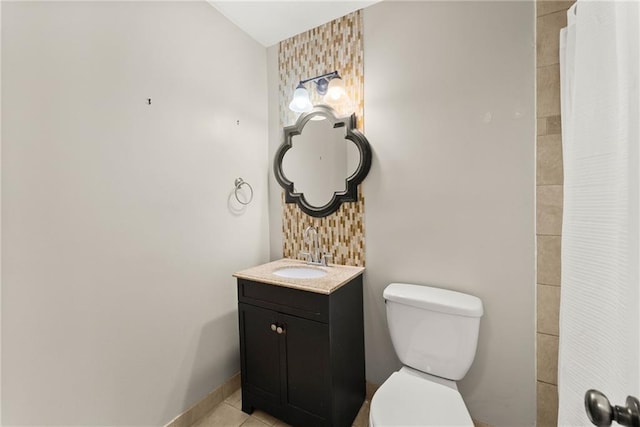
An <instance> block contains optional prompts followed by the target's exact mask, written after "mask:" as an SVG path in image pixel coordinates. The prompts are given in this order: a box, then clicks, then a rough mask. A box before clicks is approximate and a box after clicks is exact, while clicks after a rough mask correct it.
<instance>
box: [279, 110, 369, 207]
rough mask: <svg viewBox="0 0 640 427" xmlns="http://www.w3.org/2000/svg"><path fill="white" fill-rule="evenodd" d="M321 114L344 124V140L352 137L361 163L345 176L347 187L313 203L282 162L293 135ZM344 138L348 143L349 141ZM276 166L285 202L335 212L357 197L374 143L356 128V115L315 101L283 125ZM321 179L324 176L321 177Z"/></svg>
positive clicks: (332, 122)
mask: <svg viewBox="0 0 640 427" xmlns="http://www.w3.org/2000/svg"><path fill="white" fill-rule="evenodd" d="M314 117H315V118H316V120H318V118H317V117H321V118H323V119H326V120H329V121H330V123H331V124H332V126H333V128H342V127H344V128H345V137H344V139H345V140H348V141H351V142H353V143H354V144H355V146H356V147H357V148H358V152H359V162H358V167H357V168H356V170H355V172H354V173H352V174H351V176H349V177H346V178H345V190H339V191H335V192H334V193H333V196H332V197H331V200H329V202H328V203H327V204H325V205H324V206H314V205H312V204H311V203H309V202H308V201H307V199H306V198H305V196H304V193H298V192H296V191H295V189H294V184H293V181H291V180H290V179H288V178H287V177H286V176H285V174H284V171H283V170H282V163H283V159H284V156H285V154H286V153H287V151H288V150H289V149H291V148H292V146H293V137H294V136H296V135H301V134H302V132H303V131H304V126H305V125H306V124H307V123H308V122H309V121H310V120H312V119H314ZM348 141H345V143H348ZM273 169H274V173H275V178H276V181H278V184H280V186H281V187H282V188H283V189H284V191H285V202H286V203H296V204H297V205H298V206H299V207H300V209H301V210H302V211H303V212H304V213H306V214H307V215H310V216H313V217H316V218H322V217H325V216H328V215H331V214H332V213H334V212H336V211H337V210H338V208H340V205H341V204H342V203H345V202H355V201H357V200H358V185H360V183H361V182H362V181H363V180H364V179H365V177H366V176H367V174H368V173H369V169H371V146H370V145H369V141H368V140H367V138H366V137H365V136H364V134H363V133H362V132H360V131H359V130H358V129H356V115H355V114H351V115H350V116H345V117H339V116H338V113H337V112H336V111H335V110H334V109H333V108H331V107H329V106H328V105H316V106H315V107H314V108H313V109H312V110H311V111H310V112H308V113H304V114H302V115H300V117H298V120H297V121H296V123H295V124H294V125H291V126H287V127H285V128H284V141H283V142H282V144H281V145H280V147H279V148H278V150H277V151H276V154H275V158H274V161H273ZM318 179H322V177H318Z"/></svg>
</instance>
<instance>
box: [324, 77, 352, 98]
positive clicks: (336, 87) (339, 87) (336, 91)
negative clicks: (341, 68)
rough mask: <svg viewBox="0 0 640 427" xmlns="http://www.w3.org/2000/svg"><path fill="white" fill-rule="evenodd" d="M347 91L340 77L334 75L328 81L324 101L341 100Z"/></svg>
mask: <svg viewBox="0 0 640 427" xmlns="http://www.w3.org/2000/svg"><path fill="white" fill-rule="evenodd" d="M346 95H347V91H346V90H345V88H344V82H343V81H342V79H341V78H340V77H334V78H333V79H331V81H330V82H329V88H328V89H327V94H326V95H325V96H324V101H325V102H327V103H333V104H335V103H336V102H341V101H343V100H344V99H345V98H346Z"/></svg>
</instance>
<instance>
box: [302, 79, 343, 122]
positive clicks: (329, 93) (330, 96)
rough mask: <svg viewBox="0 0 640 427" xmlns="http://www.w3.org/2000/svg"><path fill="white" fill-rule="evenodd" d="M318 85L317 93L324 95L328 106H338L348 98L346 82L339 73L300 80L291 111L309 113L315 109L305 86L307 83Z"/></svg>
mask: <svg viewBox="0 0 640 427" xmlns="http://www.w3.org/2000/svg"><path fill="white" fill-rule="evenodd" d="M309 82H313V83H315V84H316V92H318V94H319V95H324V101H325V102H326V103H328V104H336V103H339V102H341V101H342V100H343V99H344V98H345V97H346V91H345V88H344V82H343V81H342V77H340V74H338V72H337V71H333V72H331V73H327V74H322V75H321V76H316V77H312V78H310V79H306V80H300V82H299V83H298V86H297V87H296V90H295V91H294V92H293V99H292V100H291V103H290V104H289V109H290V110H291V111H295V112H296V113H308V112H309V111H311V110H312V109H313V103H312V102H311V98H310V97H309V91H308V90H307V88H306V87H305V86H304V85H305V84H306V83H309Z"/></svg>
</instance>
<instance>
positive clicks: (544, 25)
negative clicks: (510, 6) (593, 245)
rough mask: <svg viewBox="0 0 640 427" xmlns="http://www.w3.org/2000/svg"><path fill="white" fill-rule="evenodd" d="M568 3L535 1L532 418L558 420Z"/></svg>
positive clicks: (540, 421) (547, 421) (540, 423)
mask: <svg viewBox="0 0 640 427" xmlns="http://www.w3.org/2000/svg"><path fill="white" fill-rule="evenodd" d="M571 4H573V1H538V2H536V14H537V19H536V38H537V40H536V74H537V95H536V98H537V135H538V137H537V150H536V153H537V157H536V159H537V160H536V166H537V167H536V169H537V170H536V193H537V224H536V234H537V283H538V286H537V319H538V322H537V334H536V335H537V338H536V343H537V380H538V382H537V395H538V404H537V408H538V410H537V420H538V426H540V427H545V426H555V425H557V419H558V388H557V384H558V336H559V329H558V315H559V309H560V240H561V234H562V184H563V170H562V141H561V136H560V131H561V126H560V65H559V53H558V46H559V38H560V29H561V28H562V27H565V26H566V25H567V14H566V11H567V9H568V8H569V7H570V6H571Z"/></svg>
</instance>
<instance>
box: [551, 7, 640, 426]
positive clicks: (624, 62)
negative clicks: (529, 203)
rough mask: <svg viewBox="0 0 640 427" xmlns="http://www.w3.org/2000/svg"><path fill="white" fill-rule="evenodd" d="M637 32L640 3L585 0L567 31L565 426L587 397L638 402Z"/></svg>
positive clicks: (574, 421)
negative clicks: (631, 398) (635, 398)
mask: <svg viewBox="0 0 640 427" xmlns="http://www.w3.org/2000/svg"><path fill="white" fill-rule="evenodd" d="M639 27H640V8H639V3H638V1H627V2H612V1H606V2H604V1H603V2H593V1H579V2H578V3H577V12H576V6H574V7H572V8H571V9H570V10H569V11H568V26H567V28H565V29H563V30H562V32H561V39H560V44H561V49H560V56H561V58H560V64H561V67H560V68H561V105H562V112H561V114H562V144H563V163H564V208H563V209H564V211H563V230H562V280H561V300H560V346H559V355H558V357H559V359H558V360H559V364H558V365H559V366H558V395H559V414H558V425H560V426H586V425H590V422H589V420H588V418H587V415H586V413H585V409H584V403H583V399H584V394H585V392H586V391H587V390H588V389H591V388H594V389H598V390H600V391H602V392H603V393H605V394H606V395H607V397H608V398H609V399H610V401H611V402H612V404H618V405H624V400H625V398H626V396H627V395H636V396H638V395H639V394H640V370H639V367H638V365H639V364H640V351H639V342H640V337H639V334H640V332H639V331H640V327H639V326H640V318H639V315H638V312H639V306H640V299H639V298H640V293H639V288H640V285H639V278H640V276H639V272H638V269H639V267H638V266H639V264H640V252H639V251H638V242H639V240H640V233H639V224H640V212H639V210H638V200H639V199H640V176H639V174H638V169H639V164H640V157H639V156H640V154H639V150H638V137H639V134H640V132H639V129H640V125H639V120H640V110H639V105H640V89H639V80H640V74H639V71H640V30H639Z"/></svg>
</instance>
